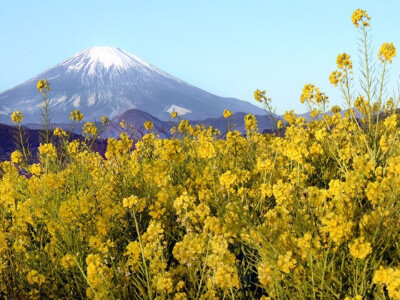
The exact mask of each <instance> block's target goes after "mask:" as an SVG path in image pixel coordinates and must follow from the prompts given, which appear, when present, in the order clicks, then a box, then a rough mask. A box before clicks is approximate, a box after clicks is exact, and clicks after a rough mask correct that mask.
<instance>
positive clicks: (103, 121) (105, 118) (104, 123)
mask: <svg viewBox="0 0 400 300" xmlns="http://www.w3.org/2000/svg"><path fill="white" fill-rule="evenodd" d="M100 121H101V124H103V125H108V124H110V119H109V118H107V117H106V116H101V117H100Z"/></svg>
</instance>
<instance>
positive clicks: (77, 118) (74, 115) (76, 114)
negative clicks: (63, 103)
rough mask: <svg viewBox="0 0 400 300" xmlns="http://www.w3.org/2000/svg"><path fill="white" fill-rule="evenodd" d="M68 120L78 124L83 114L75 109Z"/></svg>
mask: <svg viewBox="0 0 400 300" xmlns="http://www.w3.org/2000/svg"><path fill="white" fill-rule="evenodd" d="M70 119H71V120H73V121H76V122H80V121H82V119H83V114H82V113H81V112H80V111H79V110H77V109H75V110H74V111H72V112H71V115H70Z"/></svg>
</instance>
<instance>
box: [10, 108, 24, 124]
mask: <svg viewBox="0 0 400 300" xmlns="http://www.w3.org/2000/svg"><path fill="white" fill-rule="evenodd" d="M11 121H12V122H13V123H15V124H18V125H20V124H21V123H22V122H23V121H24V115H23V114H22V113H21V112H20V111H14V112H13V113H12V115H11Z"/></svg>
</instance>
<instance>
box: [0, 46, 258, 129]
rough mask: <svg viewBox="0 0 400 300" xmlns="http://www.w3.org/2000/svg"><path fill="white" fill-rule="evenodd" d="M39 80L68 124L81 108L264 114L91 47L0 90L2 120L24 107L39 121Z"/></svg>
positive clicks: (91, 113)
mask: <svg viewBox="0 0 400 300" xmlns="http://www.w3.org/2000/svg"><path fill="white" fill-rule="evenodd" d="M39 79H47V80H48V81H49V82H50V85H51V91H50V92H49V99H50V102H51V107H52V112H53V118H52V121H53V122H57V123H62V122H69V113H70V112H71V111H72V110H74V109H79V110H80V111H81V112H83V113H84V115H85V120H99V119H100V117H101V116H102V115H106V116H108V117H110V118H113V117H115V116H118V115H120V114H122V113H124V112H125V111H127V110H129V109H140V110H142V111H145V112H147V113H149V114H151V115H153V116H155V117H157V118H159V119H160V120H167V119H169V116H170V113H171V112H172V111H176V112H178V113H179V114H180V115H181V116H184V118H187V119H189V120H201V119H206V118H214V117H219V116H221V114H222V112H223V110H224V109H225V108H226V109H230V110H231V111H232V112H248V113H254V114H261V113H262V112H263V111H262V109H260V108H258V107H257V106H254V105H252V104H250V103H248V102H246V101H241V100H238V99H234V98H223V97H219V96H216V95H213V94H211V93H208V92H206V91H203V90H201V89H199V88H197V87H195V86H192V85H190V84H188V83H186V82H184V81H182V80H179V79H177V78H175V77H173V76H171V75H169V74H168V73H166V72H164V71H162V70H160V69H158V68H156V67H154V66H152V65H151V64H149V63H147V62H145V61H144V60H142V59H141V58H139V57H137V56H135V55H133V54H130V53H128V52H126V51H124V50H121V49H119V48H112V47H91V48H88V49H85V50H84V51H82V52H79V53H77V54H76V55H74V56H72V57H71V58H69V59H67V60H65V61H64V62H61V63H59V64H58V65H56V66H54V67H53V68H50V69H48V70H47V71H45V72H43V73H41V74H39V75H37V76H35V77H34V78H32V79H30V80H28V81H26V82H24V83H22V84H20V85H18V86H16V87H14V88H12V89H9V90H6V91H4V92H3V93H1V94H0V122H2V123H9V122H10V117H9V116H10V114H11V113H12V112H13V111H15V110H19V111H21V112H22V113H23V114H24V115H25V120H26V123H29V122H30V123H38V122H39V111H38V108H39V104H40V102H41V97H40V94H39V93H38V92H37V90H36V83H37V81H38V80H39Z"/></svg>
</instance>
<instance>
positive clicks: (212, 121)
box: [62, 109, 282, 138]
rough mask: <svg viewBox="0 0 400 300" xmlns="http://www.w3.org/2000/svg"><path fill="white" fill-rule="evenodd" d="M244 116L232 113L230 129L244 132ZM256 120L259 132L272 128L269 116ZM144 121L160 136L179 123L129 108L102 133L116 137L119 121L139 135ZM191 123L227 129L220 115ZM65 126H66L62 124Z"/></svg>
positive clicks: (166, 135)
mask: <svg viewBox="0 0 400 300" xmlns="http://www.w3.org/2000/svg"><path fill="white" fill-rule="evenodd" d="M245 116H246V113H241V112H238V113H234V114H233V115H232V117H231V118H230V120H229V124H230V130H238V131H240V132H241V133H245V132H246V129H245V126H244V117H245ZM255 117H256V119H257V122H258V128H259V130H260V132H263V131H264V130H271V129H273V128H274V124H273V122H272V120H271V119H270V117H269V116H265V115H263V116H261V115H256V116H255ZM275 117H276V119H277V120H279V119H282V118H281V117H280V116H275ZM146 121H151V122H152V123H153V130H154V131H155V132H157V133H158V134H159V135H160V137H161V138H167V137H170V129H171V128H172V127H173V123H175V124H177V123H179V120H178V119H175V120H173V119H170V120H169V121H162V120H160V119H158V118H156V117H154V116H152V115H150V114H148V113H146V112H144V111H141V110H138V109H130V110H127V111H126V112H124V113H123V114H121V115H119V116H118V117H116V118H114V119H113V120H112V121H111V122H110V125H109V126H108V129H107V130H105V131H104V133H103V134H102V137H103V138H109V137H118V136H119V135H120V133H121V132H122V131H123V129H122V128H121V125H120V124H121V122H123V123H125V124H126V127H125V129H124V130H126V132H128V133H130V132H131V131H132V130H130V129H129V128H130V126H131V128H132V129H134V131H136V133H137V134H138V135H139V136H140V135H142V134H144V133H146V132H147V131H146V130H145V128H144V126H143V124H144V122H146ZM189 122H190V124H191V125H193V126H195V125H205V126H206V127H209V126H212V127H213V128H215V129H219V130H220V131H221V133H225V132H226V129H227V120H226V119H225V118H224V117H223V116H220V117H219V118H208V119H205V120H190V121H189ZM62 127H64V128H65V127H66V126H62ZM76 133H77V134H80V132H79V131H78V130H77V131H76Z"/></svg>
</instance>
